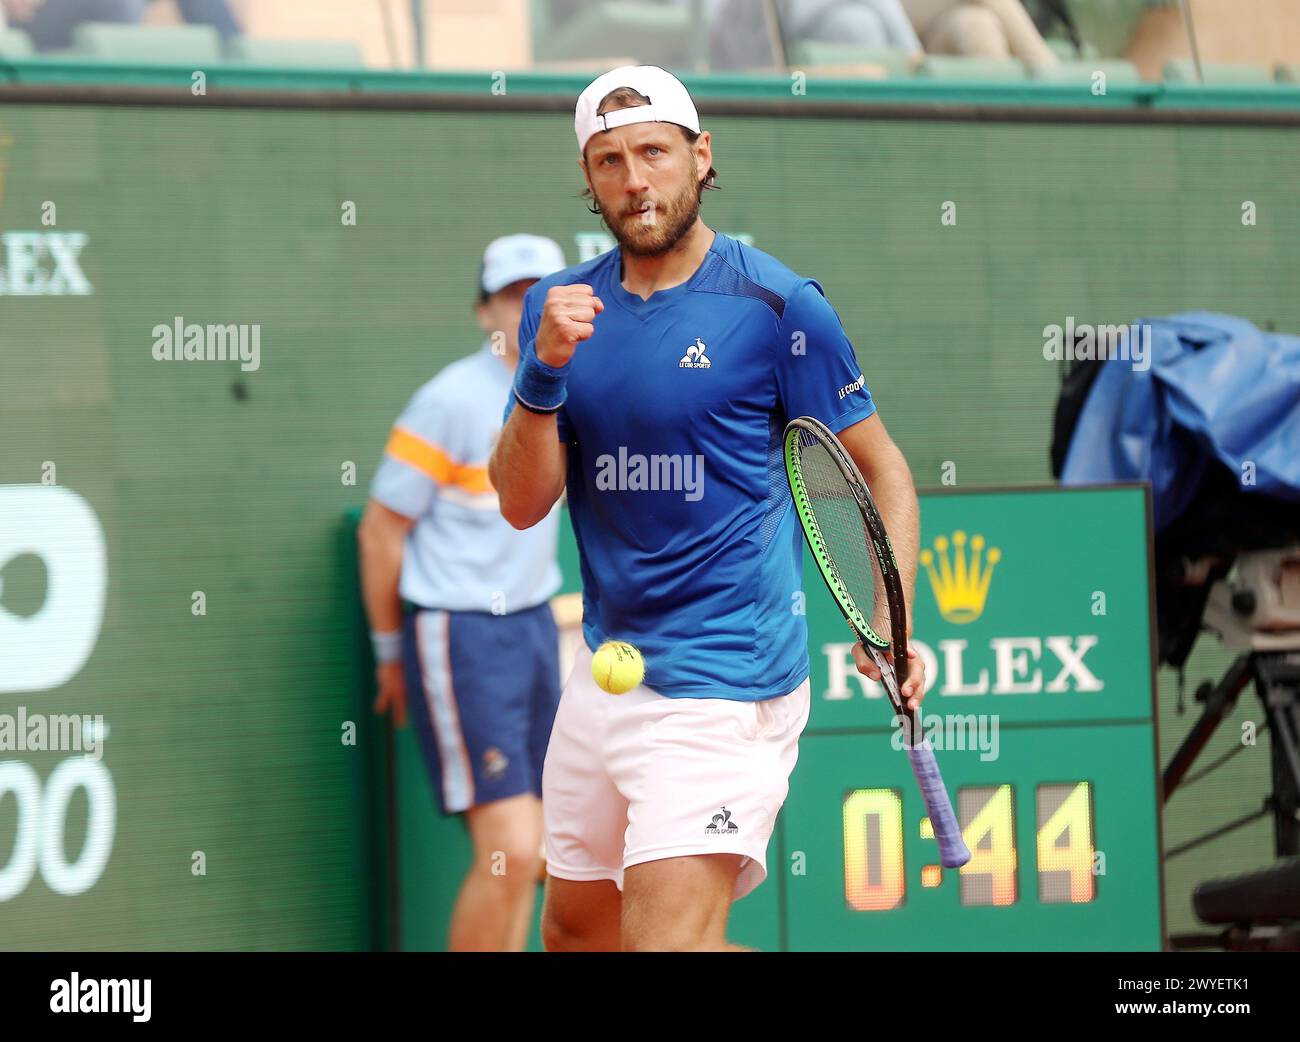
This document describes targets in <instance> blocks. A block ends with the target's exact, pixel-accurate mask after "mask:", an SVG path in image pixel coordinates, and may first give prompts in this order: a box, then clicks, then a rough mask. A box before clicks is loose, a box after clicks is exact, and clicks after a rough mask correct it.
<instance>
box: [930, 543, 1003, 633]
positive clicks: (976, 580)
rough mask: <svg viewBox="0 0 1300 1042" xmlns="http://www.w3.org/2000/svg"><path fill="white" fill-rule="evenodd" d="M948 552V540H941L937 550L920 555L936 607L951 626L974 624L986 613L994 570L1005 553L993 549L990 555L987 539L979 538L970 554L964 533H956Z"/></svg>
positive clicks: (971, 547)
mask: <svg viewBox="0 0 1300 1042" xmlns="http://www.w3.org/2000/svg"><path fill="white" fill-rule="evenodd" d="M948 550H949V543H948V538H947V536H938V537H936V538H935V540H934V549H933V550H922V551H921V554H920V559H921V564H922V565H923V566H924V568H925V571H926V574H928V575H929V576H930V589H931V590H933V591H934V600H935V603H936V604H937V605H938V606H939V614H940V615H942V616H943V617H944V618H945V619H947V620H948V621H949V622H959V623H961V622H974V621H975V620H976V619H978V618H979V617H980V615H981V614H982V613H983V611H984V602H985V600H986V599H987V598H988V595H989V580H990V579H991V578H992V577H993V566H994V565H996V564H997V563H998V561H999V560H1001V559H1002V551H1001V550H999V549H998V548H997V547H996V546H990V547H989V548H988V550H987V552H986V551H985V550H984V537H983V536H982V535H976V536H972V537H971V540H970V551H969V553H968V552H967V549H966V533H965V532H960V531H958V532H953V534H952V553H951V554H949V552H948ZM981 555H982V556H981Z"/></svg>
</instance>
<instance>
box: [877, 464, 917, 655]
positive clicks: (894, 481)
mask: <svg viewBox="0 0 1300 1042" xmlns="http://www.w3.org/2000/svg"><path fill="white" fill-rule="evenodd" d="M871 494H872V496H873V497H874V498H875V501H876V507H877V508H878V509H879V510H880V517H881V520H883V521H884V522H885V531H886V532H888V533H889V542H890V544H891V545H892V546H893V548H894V558H895V559H896V560H897V561H898V572H899V576H900V578H901V579H902V582H903V597H904V599H905V600H906V602H907V633H908V636H911V633H912V619H913V617H914V615H913V610H912V604H913V595H914V594H915V592H916V554H917V547H918V545H919V543H920V541H921V505H920V502H919V501H918V500H917V498H916V486H915V485H914V484H913V483H912V471H911V468H909V467H908V465H907V460H906V459H904V458H903V454H902V453H901V452H899V453H897V454H896V455H895V456H894V457H893V458H891V459H890V461H889V463H888V465H886V466H883V467H881V468H879V471H878V473H877V474H876V475H875V477H874V479H873V480H872V481H871Z"/></svg>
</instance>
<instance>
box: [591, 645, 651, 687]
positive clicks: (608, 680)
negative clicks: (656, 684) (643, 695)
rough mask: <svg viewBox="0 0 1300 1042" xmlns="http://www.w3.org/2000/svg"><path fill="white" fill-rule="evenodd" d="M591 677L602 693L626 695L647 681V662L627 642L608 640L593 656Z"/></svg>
mask: <svg viewBox="0 0 1300 1042" xmlns="http://www.w3.org/2000/svg"><path fill="white" fill-rule="evenodd" d="M591 676H592V679H593V680H595V681H596V685H597V686H598V687H599V688H600V689H601V690H602V691H604V692H607V693H608V694H611V695H622V694H626V693H627V692H628V691H631V690H632V689H633V688H634V687H636V686H637V685H638V684H639V683H641V681H642V680H643V679H645V661H644V660H643V659H642V658H641V652H639V651H637V650H636V648H634V647H632V645H631V644H628V643H627V642H626V641H622V640H607V641H605V643H604V644H602V645H601V646H600V647H598V648H597V649H596V654H595V655H593V656H592V659H591Z"/></svg>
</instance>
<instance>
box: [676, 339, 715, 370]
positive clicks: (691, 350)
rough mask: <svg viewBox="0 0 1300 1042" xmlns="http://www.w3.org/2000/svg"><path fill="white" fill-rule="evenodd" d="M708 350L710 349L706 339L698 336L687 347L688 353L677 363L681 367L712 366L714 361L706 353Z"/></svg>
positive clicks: (703, 367) (705, 367) (698, 367)
mask: <svg viewBox="0 0 1300 1042" xmlns="http://www.w3.org/2000/svg"><path fill="white" fill-rule="evenodd" d="M706 350H708V348H707V346H706V345H705V343H704V341H703V340H701V339H700V338H699V337H696V338H695V343H693V344H692V345H691V346H690V347H688V348H687V349H686V353H685V354H684V355H682V357H681V360H680V361H679V362H678V363H677V367H678V368H679V369H708V368H710V367H711V366H712V365H713V363H712V362H711V361H710V360H709V358H708V356H707V355H705V353H704V352H705V351H706Z"/></svg>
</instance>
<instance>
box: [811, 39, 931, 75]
mask: <svg viewBox="0 0 1300 1042" xmlns="http://www.w3.org/2000/svg"><path fill="white" fill-rule="evenodd" d="M786 61H787V62H788V63H789V64H790V65H791V66H807V67H809V68H817V67H818V66H846V65H879V66H881V67H882V68H884V69H885V71H886V72H887V73H888V74H889V75H890V76H907V75H910V73H911V70H910V69H909V68H908V64H907V52H906V51H904V50H901V49H900V48H897V47H864V46H861V45H859V44H852V43H826V42H824V41H822V40H799V41H796V42H794V43H792V44H790V47H789V49H788V51H787V53H786Z"/></svg>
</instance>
